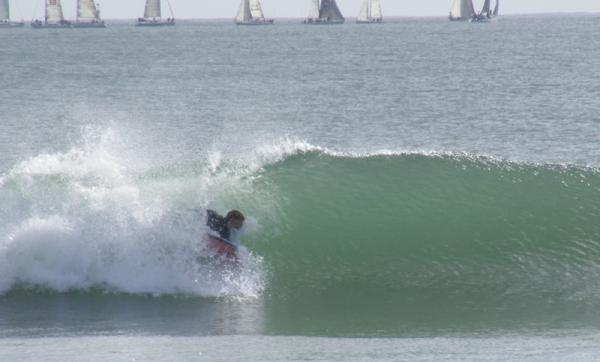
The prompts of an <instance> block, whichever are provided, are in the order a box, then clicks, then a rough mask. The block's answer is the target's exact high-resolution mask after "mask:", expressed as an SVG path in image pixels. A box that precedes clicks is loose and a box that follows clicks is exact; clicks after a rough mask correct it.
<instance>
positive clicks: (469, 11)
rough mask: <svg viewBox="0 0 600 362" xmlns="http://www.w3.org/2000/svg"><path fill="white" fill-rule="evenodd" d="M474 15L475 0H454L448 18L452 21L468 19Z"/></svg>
mask: <svg viewBox="0 0 600 362" xmlns="http://www.w3.org/2000/svg"><path fill="white" fill-rule="evenodd" d="M474 15H475V8H474V7H473V0H454V2H453V3H452V8H451V9H450V15H449V16H448V18H449V19H450V21H467V20H470V19H471V18H473V16H474Z"/></svg>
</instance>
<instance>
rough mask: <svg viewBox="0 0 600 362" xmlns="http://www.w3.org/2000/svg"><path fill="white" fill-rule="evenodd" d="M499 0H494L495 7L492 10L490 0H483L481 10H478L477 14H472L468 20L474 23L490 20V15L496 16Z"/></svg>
mask: <svg viewBox="0 0 600 362" xmlns="http://www.w3.org/2000/svg"><path fill="white" fill-rule="evenodd" d="M499 1H500V0H496V7H495V8H494V10H492V8H491V6H492V1H491V0H485V1H484V3H483V8H482V9H481V12H479V14H475V15H473V17H472V18H471V20H470V21H471V22H474V23H486V22H488V21H490V20H491V19H492V17H495V16H498V7H499V4H498V2H499Z"/></svg>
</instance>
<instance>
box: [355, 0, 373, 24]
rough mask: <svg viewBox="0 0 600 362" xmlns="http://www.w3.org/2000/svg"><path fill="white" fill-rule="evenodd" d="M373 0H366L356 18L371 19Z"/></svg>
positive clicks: (359, 19) (360, 19)
mask: <svg viewBox="0 0 600 362" xmlns="http://www.w3.org/2000/svg"><path fill="white" fill-rule="evenodd" d="M370 12H371V0H364V1H363V4H362V6H361V7H360V11H359V13H358V16H357V17H356V20H358V21H369V20H370V19H371V14H370Z"/></svg>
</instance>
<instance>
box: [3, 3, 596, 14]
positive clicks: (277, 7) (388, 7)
mask: <svg viewBox="0 0 600 362" xmlns="http://www.w3.org/2000/svg"><path fill="white" fill-rule="evenodd" d="M261 1H262V4H263V9H264V12H265V15H266V16H268V17H275V18H281V17H292V18H302V17H304V16H305V15H306V13H307V12H308V2H309V1H308V0H261ZM362 1H363V0H337V2H338V4H339V6H340V8H341V10H342V13H344V15H345V16H347V17H355V16H356V14H357V13H358V10H359V7H360V4H361V2H362ZM97 2H99V3H100V5H101V10H102V17H103V18H105V19H120V18H136V17H138V16H141V15H142V14H143V11H144V3H145V0H97ZM170 2H171V5H172V7H173V10H174V12H175V16H176V17H177V18H180V19H182V18H232V17H233V16H235V13H236V11H237V9H238V6H239V2H240V0H170ZM381 2H382V7H383V14H384V16H446V15H447V14H448V11H449V9H450V4H451V2H452V0H416V1H408V0H381ZM163 3H164V4H165V5H164V8H166V0H164V1H163ZM481 3H483V0H475V4H476V7H479V4H481ZM11 4H16V6H14V5H13V8H15V9H14V10H13V13H14V15H15V16H14V17H16V18H19V17H23V18H24V19H31V18H33V17H34V16H35V17H41V16H42V14H43V7H44V0H11ZM62 4H63V9H64V13H65V17H66V18H73V17H75V9H76V5H75V4H76V0H62ZM501 11H502V13H504V14H524V13H549V12H550V13H552V12H596V13H600V0H501ZM163 15H165V16H168V14H164V13H163Z"/></svg>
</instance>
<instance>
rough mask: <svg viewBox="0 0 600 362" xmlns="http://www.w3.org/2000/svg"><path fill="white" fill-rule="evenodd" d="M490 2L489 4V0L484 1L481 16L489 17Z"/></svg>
mask: <svg viewBox="0 0 600 362" xmlns="http://www.w3.org/2000/svg"><path fill="white" fill-rule="evenodd" d="M490 2H491V1H490V0H485V1H484V2H483V8H482V9H481V14H482V15H486V16H488V15H491V12H490V7H491V5H490Z"/></svg>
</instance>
